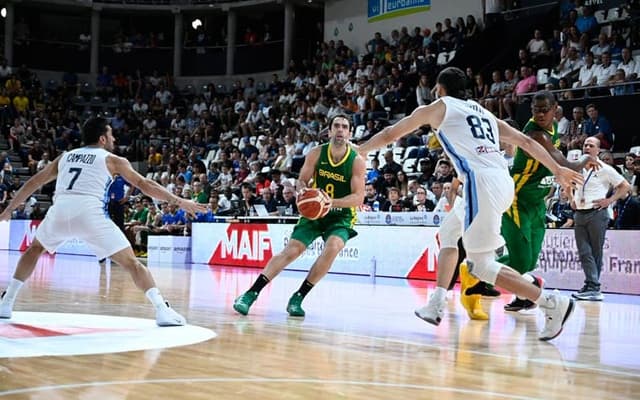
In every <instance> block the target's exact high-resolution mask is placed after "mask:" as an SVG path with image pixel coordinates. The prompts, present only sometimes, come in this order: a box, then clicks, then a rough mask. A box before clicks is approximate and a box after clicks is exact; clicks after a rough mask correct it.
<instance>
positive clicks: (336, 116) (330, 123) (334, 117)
mask: <svg viewBox="0 0 640 400" xmlns="http://www.w3.org/2000/svg"><path fill="white" fill-rule="evenodd" d="M336 118H344V119H346V120H347V122H348V123H349V131H351V128H353V124H352V123H351V117H348V116H347V115H345V114H337V115H334V116H333V117H331V119H330V120H329V129H331V126H332V125H333V121H335V119H336Z"/></svg>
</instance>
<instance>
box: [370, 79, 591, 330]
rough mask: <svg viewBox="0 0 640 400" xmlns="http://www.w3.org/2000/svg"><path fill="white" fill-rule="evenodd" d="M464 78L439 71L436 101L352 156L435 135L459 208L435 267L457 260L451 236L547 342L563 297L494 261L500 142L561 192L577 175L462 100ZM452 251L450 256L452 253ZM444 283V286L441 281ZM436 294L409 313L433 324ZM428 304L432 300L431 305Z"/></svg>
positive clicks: (501, 179)
mask: <svg viewBox="0 0 640 400" xmlns="http://www.w3.org/2000/svg"><path fill="white" fill-rule="evenodd" d="M464 86H465V74H464V72H463V71H462V70H460V69H458V68H451V67H450V68H446V69H444V70H443V71H442V72H440V74H439V75H438V79H437V85H436V93H437V94H438V97H439V100H437V101H435V102H433V103H431V104H430V105H427V106H420V107H418V108H416V109H415V110H414V111H413V113H412V114H411V115H409V116H407V117H405V118H403V119H402V120H400V121H398V122H397V123H396V124H394V125H392V126H389V127H387V128H385V129H384V130H382V131H381V132H380V133H378V134H377V135H375V136H374V137H372V138H371V139H369V141H367V142H366V143H364V144H362V145H361V146H360V147H359V149H358V151H359V152H360V153H363V154H366V153H368V152H369V151H371V150H374V149H378V148H380V147H383V146H384V145H386V144H389V143H393V142H395V141H396V140H397V139H399V138H400V137H402V136H405V135H407V134H409V133H411V132H413V131H415V130H416V129H418V128H419V127H421V126H423V125H430V126H431V127H432V128H433V129H435V130H436V131H437V137H438V139H439V141H440V143H442V147H443V149H444V151H445V153H446V154H447V155H448V156H449V158H450V159H451V161H452V162H453V164H454V166H455V169H456V172H457V174H458V179H460V181H461V182H462V183H463V185H464V186H463V188H464V191H463V202H461V203H460V204H462V206H459V207H454V209H453V210H452V211H451V212H450V213H449V214H448V215H447V217H445V219H444V221H443V227H442V228H441V230H440V234H441V241H442V246H441V247H442V250H441V253H443V254H441V256H443V257H445V258H449V259H447V260H442V257H441V256H439V261H440V260H442V265H453V266H454V267H455V262H456V260H457V245H456V242H457V238H458V237H460V230H462V240H463V242H464V247H465V249H466V250H467V264H468V266H469V272H470V273H471V274H472V275H474V276H475V277H477V278H479V279H480V280H482V281H484V282H487V283H491V284H495V285H497V286H499V287H502V288H504V289H506V290H509V291H510V292H512V293H515V294H516V295H518V296H520V297H522V298H527V299H530V300H531V301H534V302H535V303H536V304H538V306H540V308H541V309H542V310H543V312H544V313H545V315H546V323H545V326H544V328H543V330H542V332H541V333H540V335H539V339H540V340H551V339H553V338H555V337H556V336H558V335H559V334H560V332H562V327H563V325H564V323H565V321H566V320H567V318H568V317H569V316H570V315H571V313H572V311H573V309H574V302H573V300H572V299H570V298H569V297H567V296H561V295H560V294H558V293H548V292H545V291H543V290H542V289H540V288H539V287H538V286H535V285H534V284H532V283H530V282H529V281H527V280H526V279H525V278H523V277H522V276H521V275H520V274H519V273H518V272H516V271H514V270H513V269H511V268H509V267H507V266H506V265H502V264H500V263H498V262H497V261H496V260H495V249H497V248H498V247H500V246H502V245H503V244H504V240H503V239H502V237H501V236H500V223H501V219H502V213H503V212H504V211H506V210H507V208H509V206H510V205H511V202H512V201H513V195H514V187H513V179H512V178H511V176H510V175H509V170H508V167H507V163H506V161H505V159H504V157H503V156H502V154H501V153H500V141H504V142H506V143H511V144H514V145H516V146H519V147H521V148H522V149H523V150H525V151H527V152H528V153H529V154H531V155H532V156H533V157H535V158H536V159H538V160H539V161H540V162H541V163H542V164H544V165H545V166H546V167H547V168H549V169H550V170H551V171H552V172H553V173H554V175H555V176H556V181H557V182H558V183H560V184H561V185H563V186H571V185H574V184H580V183H581V182H582V180H583V178H582V176H580V174H578V173H577V172H574V171H572V170H570V169H568V168H564V167H561V166H560V165H559V164H558V163H556V162H555V161H554V160H553V159H552V158H551V156H550V155H549V153H548V152H547V151H546V150H545V149H544V148H543V147H542V146H541V145H540V144H538V143H537V142H535V141H534V140H533V139H531V138H529V137H527V136H526V135H524V134H522V133H521V132H519V131H517V130H516V129H514V128H512V127H510V126H509V125H508V124H506V123H505V122H503V121H501V120H498V119H496V118H495V117H494V115H493V114H492V113H491V112H489V111H487V110H486V109H484V108H483V107H481V106H480V105H479V104H478V103H476V102H474V101H470V100H465V99H464V98H465V95H464V93H465V89H464ZM454 249H455V250H454ZM447 283H448V281H447ZM438 289H439V290H437V291H436V293H434V295H433V296H437V299H435V300H436V301H430V304H428V305H427V307H423V308H420V309H418V310H416V315H417V316H418V317H420V318H422V319H424V320H426V321H427V322H430V323H433V324H434V325H437V324H438V323H439V322H440V320H441V318H442V316H443V314H444V311H443V310H444V305H445V301H446V300H445V294H446V289H443V288H438ZM432 300H433V299H432Z"/></svg>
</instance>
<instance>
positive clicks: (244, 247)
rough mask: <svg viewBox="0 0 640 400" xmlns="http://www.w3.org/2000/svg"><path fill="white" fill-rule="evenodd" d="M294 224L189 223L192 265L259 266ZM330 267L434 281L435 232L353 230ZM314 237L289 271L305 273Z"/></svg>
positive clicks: (319, 244) (319, 246)
mask: <svg viewBox="0 0 640 400" xmlns="http://www.w3.org/2000/svg"><path fill="white" fill-rule="evenodd" d="M293 227H294V225H284V224H241V223H232V224H208V223H194V224H193V228H192V229H193V240H192V261H193V262H194V263H201V264H210V265H231V266H243V267H254V268H264V267H265V266H266V265H267V262H268V261H269V260H270V259H271V257H273V256H274V255H275V254H277V253H279V252H280V251H282V250H283V249H284V248H285V246H286V245H287V243H288V241H289V237H290V236H291V232H292V231H293ZM357 231H358V236H356V237H355V238H353V239H351V240H349V242H347V245H346V246H345V248H344V249H343V250H342V251H341V252H340V254H339V255H338V257H337V259H336V260H335V262H334V263H333V267H332V268H331V271H332V272H340V273H349V274H359V275H376V276H391V277H402V278H418V279H435V269H436V255H437V247H436V240H435V234H436V228H433V227H418V226H415V227H414V226H389V227H386V228H384V230H381V229H380V227H374V226H358V228H357ZM323 248H324V242H323V241H322V239H317V240H316V241H314V242H313V243H312V244H311V245H310V246H309V247H308V248H307V251H306V252H305V253H304V254H303V255H302V256H301V257H300V258H298V259H297V260H296V261H294V262H293V263H292V264H291V265H290V266H289V268H290V269H294V270H303V271H307V270H309V268H310V267H311V265H312V264H313V261H315V259H316V258H317V257H318V256H319V255H320V253H322V250H323Z"/></svg>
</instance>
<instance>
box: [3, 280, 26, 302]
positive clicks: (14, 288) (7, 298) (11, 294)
mask: <svg viewBox="0 0 640 400" xmlns="http://www.w3.org/2000/svg"><path fill="white" fill-rule="evenodd" d="M22 285H24V282H22V281H19V280H17V279H16V278H12V279H11V282H9V286H7V290H6V291H5V293H4V296H3V297H2V304H10V305H12V306H13V302H14V301H16V296H17V295H18V292H19V291H20V289H21V288H22Z"/></svg>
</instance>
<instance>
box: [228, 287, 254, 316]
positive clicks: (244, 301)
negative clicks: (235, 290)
mask: <svg viewBox="0 0 640 400" xmlns="http://www.w3.org/2000/svg"><path fill="white" fill-rule="evenodd" d="M257 298H258V292H251V291H246V292H244V293H243V294H242V295H241V296H240V297H238V298H237V299H236V301H234V302H233V309H234V310H236V311H237V312H239V313H240V314H242V315H247V314H249V308H251V305H252V304H253V302H254V301H256V299H257Z"/></svg>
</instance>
